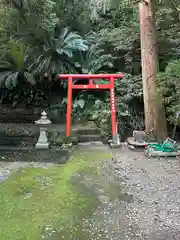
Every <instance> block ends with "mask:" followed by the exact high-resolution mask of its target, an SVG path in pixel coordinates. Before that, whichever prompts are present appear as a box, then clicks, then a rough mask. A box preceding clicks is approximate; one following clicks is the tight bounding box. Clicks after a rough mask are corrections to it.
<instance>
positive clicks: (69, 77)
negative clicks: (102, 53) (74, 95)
mask: <svg viewBox="0 0 180 240" xmlns="http://www.w3.org/2000/svg"><path fill="white" fill-rule="evenodd" d="M123 77H124V75H123V74H121V73H119V74H118V73H117V74H61V75H59V78H60V79H67V80H69V87H70V88H72V89H111V88H114V80H116V79H117V78H123ZM73 79H78V80H81V79H89V84H87V85H83V84H73V82H72V80H73ZM95 79H108V80H109V83H105V84H94V83H93V80H95Z"/></svg>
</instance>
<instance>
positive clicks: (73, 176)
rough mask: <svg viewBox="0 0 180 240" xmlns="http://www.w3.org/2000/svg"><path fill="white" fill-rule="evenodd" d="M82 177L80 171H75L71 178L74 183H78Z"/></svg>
mask: <svg viewBox="0 0 180 240" xmlns="http://www.w3.org/2000/svg"><path fill="white" fill-rule="evenodd" d="M82 179H83V177H82V176H81V175H80V174H79V173H74V174H73V175H72V176H71V178H70V182H71V183H72V184H76V183H78V182H80V181H81V180H82Z"/></svg>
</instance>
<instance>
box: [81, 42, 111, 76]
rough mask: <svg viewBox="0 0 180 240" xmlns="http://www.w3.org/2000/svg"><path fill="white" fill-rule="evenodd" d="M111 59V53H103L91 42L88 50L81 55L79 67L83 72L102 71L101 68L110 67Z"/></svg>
mask: <svg viewBox="0 0 180 240" xmlns="http://www.w3.org/2000/svg"><path fill="white" fill-rule="evenodd" d="M113 60H114V59H113V57H112V55H111V54H105V53H104V50H103V49H101V48H99V47H98V46H97V45H96V44H93V45H92V46H90V48H89V50H88V51H87V52H86V53H85V54H84V55H82V59H81V63H80V67H81V68H82V72H83V73H85V74H94V73H98V72H100V71H101V72H103V70H102V68H106V69H107V68H112V67H113Z"/></svg>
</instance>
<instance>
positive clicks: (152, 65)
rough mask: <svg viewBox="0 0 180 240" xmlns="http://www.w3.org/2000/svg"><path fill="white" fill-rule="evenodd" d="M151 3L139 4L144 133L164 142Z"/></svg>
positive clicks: (165, 129) (164, 122)
mask: <svg viewBox="0 0 180 240" xmlns="http://www.w3.org/2000/svg"><path fill="white" fill-rule="evenodd" d="M152 1H153V0H141V2H140V3H139V13H140V35H141V64H142V81H143V95H144V111H145V126H146V129H145V131H146V133H147V135H151V136H154V137H155V138H157V139H158V140H164V139H165V138H166V137H167V126H166V117H165V111H164V103H163V98H162V96H161V95H160V94H159V95H158V89H157V86H156V77H157V72H158V52H157V34H156V29H155V20H154V11H153V9H152V7H153V6H152Z"/></svg>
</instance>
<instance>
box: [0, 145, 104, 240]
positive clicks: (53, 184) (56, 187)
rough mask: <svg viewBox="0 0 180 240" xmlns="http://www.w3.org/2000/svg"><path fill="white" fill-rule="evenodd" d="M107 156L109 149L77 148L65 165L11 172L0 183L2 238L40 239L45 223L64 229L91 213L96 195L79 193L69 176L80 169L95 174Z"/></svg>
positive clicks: (0, 229)
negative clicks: (106, 150) (105, 150)
mask: <svg viewBox="0 0 180 240" xmlns="http://www.w3.org/2000/svg"><path fill="white" fill-rule="evenodd" d="M107 157H109V156H108V154H107V153H106V152H102V151H96V150H95V151H93V152H92V151H91V150H90V151H89V150H85V149H83V150H78V149H77V150H75V151H74V153H73V156H72V157H71V159H70V161H69V162H68V163H67V164H65V165H57V166H53V167H50V168H48V169H46V168H26V169H20V170H19V171H17V172H16V173H14V174H12V175H11V176H10V177H9V178H8V179H7V180H6V181H5V182H4V183H2V184H1V185H0V193H1V195H0V196H1V197H0V206H1V207H0V239H1V240H7V239H8V240H39V239H40V236H41V234H42V232H43V229H44V227H45V226H46V225H53V226H57V227H60V226H61V229H62V231H63V229H64V231H65V230H66V229H68V227H70V226H74V225H75V224H76V222H77V220H79V219H81V218H82V217H83V216H86V215H89V214H91V213H92V209H93V207H94V206H95V205H96V199H94V198H93V197H91V196H87V195H84V194H83V195H82V194H80V192H79V191H77V189H75V188H74V187H73V186H72V185H71V182H70V179H71V176H72V174H73V173H77V172H88V173H89V174H91V173H93V174H94V172H95V171H97V169H98V166H99V163H100V161H102V160H105V159H107ZM67 239H68V236H67Z"/></svg>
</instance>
